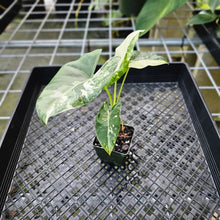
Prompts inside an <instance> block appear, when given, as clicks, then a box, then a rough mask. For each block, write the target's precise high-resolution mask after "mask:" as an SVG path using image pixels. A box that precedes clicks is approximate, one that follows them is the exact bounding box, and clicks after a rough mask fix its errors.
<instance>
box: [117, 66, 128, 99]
mask: <svg viewBox="0 0 220 220" xmlns="http://www.w3.org/2000/svg"><path fill="white" fill-rule="evenodd" d="M128 71H129V68H128V69H127V72H126V73H125V75H124V78H123V81H122V83H121V87H120V90H119V93H118V98H117V102H116V103H118V102H119V98H120V96H121V91H122V88H123V86H124V83H125V80H126V77H127V75H128Z"/></svg>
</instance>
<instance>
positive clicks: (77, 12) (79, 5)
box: [75, 0, 84, 28]
mask: <svg viewBox="0 0 220 220" xmlns="http://www.w3.org/2000/svg"><path fill="white" fill-rule="evenodd" d="M83 2H84V0H80V3H79V4H78V7H77V9H76V14H75V19H76V21H75V28H78V23H77V20H78V16H79V11H80V9H81V6H82V3H83Z"/></svg>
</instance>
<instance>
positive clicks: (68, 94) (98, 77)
mask: <svg viewBox="0 0 220 220" xmlns="http://www.w3.org/2000/svg"><path fill="white" fill-rule="evenodd" d="M100 53H101V50H95V51H93V52H90V53H87V54H85V55H83V56H82V57H81V58H80V59H78V60H76V61H73V62H70V63H67V64H65V65H64V66H63V67H61V69H60V70H59V71H58V72H57V74H56V75H55V76H54V78H53V79H52V80H51V82H50V83H49V84H48V85H47V86H46V87H45V89H44V90H43V92H42V93H41V95H40V97H39V98H38V100H37V104H36V110H37V113H38V116H39V118H40V119H41V120H42V122H43V123H45V124H47V122H48V119H49V118H50V117H51V116H55V115H57V114H59V113H61V112H63V111H66V110H70V109H74V108H77V107H80V106H82V105H85V104H87V103H89V102H91V101H92V100H93V99H94V98H96V97H97V96H98V95H99V94H100V93H101V91H102V89H103V88H104V87H105V86H106V84H109V82H110V80H111V78H112V77H113V75H114V73H115V69H116V67H117V64H118V61H119V58H118V57H113V58H110V59H109V60H108V61H107V62H106V63H105V64H104V65H103V66H102V67H101V68H100V70H99V71H98V72H97V73H96V74H93V73H94V71H95V68H96V65H97V62H98V60H99V56H100Z"/></svg>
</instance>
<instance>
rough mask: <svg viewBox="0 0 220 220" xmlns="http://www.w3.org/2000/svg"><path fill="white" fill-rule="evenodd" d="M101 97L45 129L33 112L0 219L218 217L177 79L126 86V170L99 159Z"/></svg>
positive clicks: (214, 193) (213, 191) (217, 206)
mask: <svg viewBox="0 0 220 220" xmlns="http://www.w3.org/2000/svg"><path fill="white" fill-rule="evenodd" d="M106 98H107V96H106V94H105V93H103V94H101V95H100V96H99V98H98V99H95V101H94V102H92V103H90V104H89V105H87V106H85V107H82V108H79V109H76V110H73V111H70V112H68V113H63V114H61V115H59V116H57V117H54V118H53V119H52V120H50V122H49V128H47V127H46V126H44V125H43V124H42V123H41V122H40V121H39V119H38V118H37V116H36V113H34V115H33V117H32V120H31V124H30V126H29V131H28V134H27V136H26V140H25V143H24V146H23V150H22V153H21V156H20V159H19V163H18V165H17V169H16V172H15V175H14V178H13V182H12V185H11V189H10V191H9V194H8V198H7V201H6V203H5V208H4V211H3V215H2V218H3V219H7V218H12V217H14V219H34V218H35V219H114V220H115V219H132V220H133V219H147V220H148V219H219V215H220V210H219V209H220V204H219V203H220V199H219V197H218V194H217V191H216V188H215V186H214V183H213V181H212V177H211V174H210V171H209V168H208V166H207V163H206V161H205V158H204V155H203V153H202V149H201V146H200V143H199V141H198V137H197V135H196V132H195V130H194V129H193V125H192V122H191V118H190V116H189V113H188V110H187V108H186V106H185V103H184V100H183V98H182V94H181V91H180V89H179V87H178V84H177V83H147V84H126V85H125V88H124V90H123V94H122V98H121V102H122V104H123V107H122V120H123V121H124V123H126V124H129V125H131V126H133V127H135V135H134V139H133V147H132V154H131V155H130V158H129V160H128V162H127V163H126V166H125V167H110V166H109V165H106V164H103V163H101V161H100V160H99V159H98V157H97V155H96V154H95V151H94V149H93V148H92V142H93V138H94V134H95V131H94V125H93V123H94V120H93V119H94V116H95V115H96V112H97V111H98V109H99V107H98V108H97V106H100V105H101V102H102V101H104V100H105V99H106Z"/></svg>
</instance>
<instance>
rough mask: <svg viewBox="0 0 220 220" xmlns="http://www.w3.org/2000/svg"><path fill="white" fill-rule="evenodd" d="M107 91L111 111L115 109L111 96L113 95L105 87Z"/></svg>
mask: <svg viewBox="0 0 220 220" xmlns="http://www.w3.org/2000/svg"><path fill="white" fill-rule="evenodd" d="M105 91H106V92H107V94H108V98H109V101H110V105H111V109H112V108H113V102H112V96H111V93H110V92H109V90H108V88H107V87H105Z"/></svg>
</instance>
